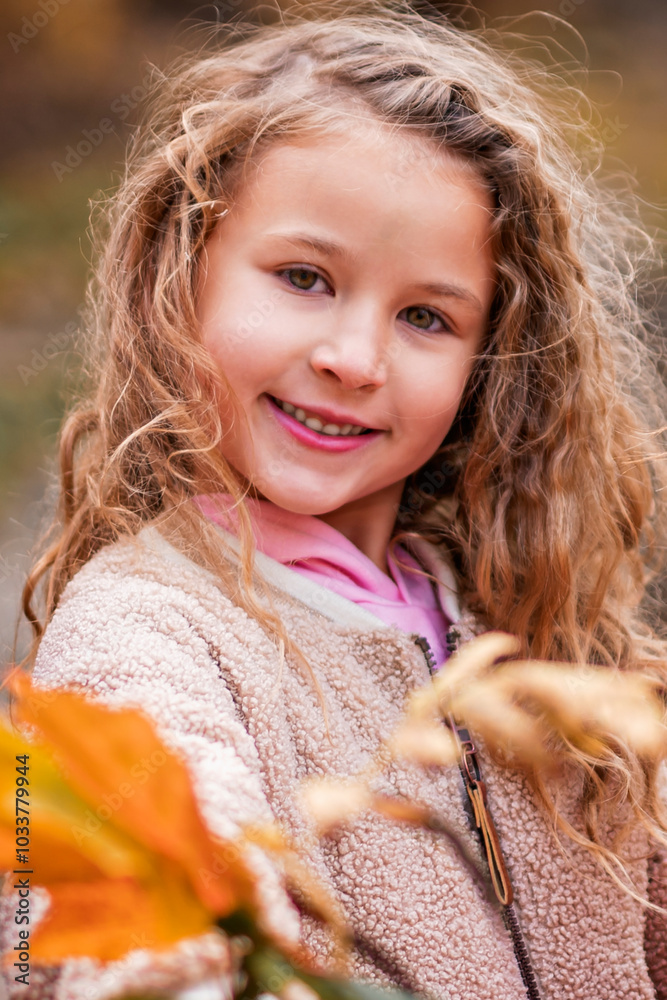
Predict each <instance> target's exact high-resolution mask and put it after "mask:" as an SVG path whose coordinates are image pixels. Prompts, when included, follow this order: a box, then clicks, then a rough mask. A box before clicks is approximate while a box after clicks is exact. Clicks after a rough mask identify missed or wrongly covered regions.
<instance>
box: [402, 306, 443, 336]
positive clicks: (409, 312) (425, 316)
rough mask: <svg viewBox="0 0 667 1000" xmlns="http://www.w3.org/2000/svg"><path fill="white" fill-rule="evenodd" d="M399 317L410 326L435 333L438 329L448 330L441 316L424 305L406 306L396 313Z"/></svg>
mask: <svg viewBox="0 0 667 1000" xmlns="http://www.w3.org/2000/svg"><path fill="white" fill-rule="evenodd" d="M398 317H399V319H403V320H405V322H406V323H409V324H410V326H415V327H417V329H418V330H428V331H429V332H433V333H437V332H439V331H440V330H448V329H449V327H448V325H447V324H446V323H445V321H444V320H443V318H442V316H440V315H438V313H435V312H433V310H432V309H427V308H426V306H408V308H407V309H402V310H401V312H400V313H399V314H398Z"/></svg>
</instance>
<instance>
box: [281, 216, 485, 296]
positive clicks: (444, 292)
mask: <svg viewBox="0 0 667 1000" xmlns="http://www.w3.org/2000/svg"><path fill="white" fill-rule="evenodd" d="M269 235H270V236H271V237H272V239H279V240H285V242H287V243H291V244H292V245H293V246H295V247H298V248H299V249H305V250H313V251H315V253H321V254H324V255H325V256H327V257H337V258H345V257H347V258H352V257H353V254H351V253H350V252H349V251H348V250H347V249H346V248H345V247H344V246H343V245H342V244H341V243H336V241H335V240H329V239H324V238H323V237H321V236H311V235H310V234H309V233H270V234H269ZM413 287H414V288H415V290H416V291H418V292H424V293H426V294H427V295H437V296H438V297H440V298H445V299H457V300H458V301H459V302H464V303H466V305H469V306H470V307H471V308H472V309H474V310H475V312H479V313H481V312H484V307H483V306H482V303H481V302H480V300H479V299H478V298H477V296H476V295H475V294H474V293H473V292H471V291H470V290H469V289H468V288H466V287H465V286H464V285H459V284H457V283H456V282H453V281H427V282H423V283H418V284H415V285H414V286H413Z"/></svg>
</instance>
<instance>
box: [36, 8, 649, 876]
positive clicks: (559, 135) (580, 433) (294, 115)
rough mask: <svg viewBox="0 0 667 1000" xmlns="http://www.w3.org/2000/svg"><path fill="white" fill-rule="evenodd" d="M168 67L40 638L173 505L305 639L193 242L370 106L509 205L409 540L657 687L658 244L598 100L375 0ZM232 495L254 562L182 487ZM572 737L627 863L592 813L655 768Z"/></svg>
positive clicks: (632, 791)
mask: <svg viewBox="0 0 667 1000" xmlns="http://www.w3.org/2000/svg"><path fill="white" fill-rule="evenodd" d="M157 83H158V86H157V88H156V96H155V98H154V102H153V106H152V108H151V112H150V114H149V116H148V118H147V121H146V124H145V125H144V127H142V128H140V129H139V130H138V132H137V134H136V135H135V137H134V139H133V142H132V145H131V149H130V151H129V157H128V165H127V169H126V173H125V177H124V180H123V182H122V184H121V186H120V189H119V191H118V192H117V193H116V195H115V196H114V197H113V198H112V199H111V201H110V204H109V206H108V208H107V210H106V214H105V218H106V220H107V221H106V225H105V226H104V227H101V228H100V233H101V238H100V253H99V265H98V268H97V273H96V276H95V278H94V280H93V282H92V284H91V290H90V295H89V324H90V330H91V333H92V337H91V343H92V344H93V347H94V352H93V354H91V357H92V359H93V372H94V378H93V380H92V381H93V389H92V391H91V394H90V396H89V398H88V399H86V400H83V401H82V402H81V403H80V404H79V405H78V406H77V407H76V409H75V410H74V411H73V412H72V413H71V415H70V416H69V418H68V419H67V421H66V423H65V425H64V429H63V432H62V440H61V453H60V454H61V470H62V489H61V510H60V517H59V520H58V523H57V525H56V526H55V528H54V532H55V534H54V536H53V538H52V540H51V543H50V545H49V547H48V548H47V549H46V551H45V553H44V555H43V556H42V558H41V559H40V561H39V562H38V563H37V565H36V566H35V568H34V569H33V572H32V573H31V575H30V578H29V580H28V583H27V585H26V589H25V594H24V609H25V613H26V614H27V616H28V618H29V619H30V621H31V622H32V623H33V627H34V630H35V634H36V641H37V642H38V641H39V636H40V635H41V632H42V630H43V627H44V623H43V622H40V621H39V619H38V615H37V613H36V612H35V610H34V608H33V597H34V595H35V592H36V588H37V587H38V586H43V587H44V591H45V594H44V600H45V614H44V618H45V620H46V621H48V619H49V618H50V616H51V615H52V613H53V611H54V609H55V607H56V605H57V604H58V600H59V598H60V595H61V594H62V591H63V588H64V587H65V585H66V583H67V582H68V580H69V579H71V577H72V576H73V575H74V573H76V571H77V569H78V568H79V567H80V566H81V565H82V564H83V563H85V562H86V561H87V560H88V559H90V558H91V556H92V555H93V554H94V553H95V552H96V551H97V550H99V549H100V548H101V547H102V546H104V545H106V544H108V543H110V542H112V541H113V540H114V539H116V538H118V537H119V536H121V535H127V534H130V535H134V534H136V533H137V532H138V531H139V530H140V529H141V528H142V527H143V526H144V525H145V524H147V523H148V522H156V521H157V522H158V523H160V524H161V525H162V530H164V531H165V532H168V533H169V534H170V536H171V537H172V538H173V539H175V540H176V542H177V544H179V545H180V546H181V547H182V548H183V549H185V550H186V551H188V553H189V554H190V555H191V556H192V557H193V558H195V559H197V560H198V561H200V562H204V563H205V564H207V565H212V566H214V567H216V569H217V571H218V572H219V574H220V577H221V579H222V580H223V581H225V582H226V585H227V586H228V587H229V588H230V589H231V590H232V591H233V593H234V596H235V598H236V599H237V600H238V601H239V602H240V603H241V604H242V606H244V607H245V608H246V609H247V610H248V611H249V612H250V613H251V614H253V615H254V616H255V617H256V618H257V619H258V620H259V621H260V622H262V623H263V624H264V626H265V627H266V628H267V629H268V630H269V631H271V632H272V633H273V634H274V635H276V636H277V637H278V639H279V641H281V642H284V643H285V644H286V647H287V648H288V649H289V648H291V646H290V642H289V637H288V636H286V635H285V634H284V631H283V629H282V626H281V623H280V621H279V618H278V616H277V615H276V614H274V613H273V611H271V610H270V608H267V604H266V602H265V601H264V600H262V599H261V595H259V594H258V590H257V587H260V588H261V581H258V578H257V576H256V574H255V573H254V570H253V552H254V549H253V538H252V531H251V525H250V520H249V518H248V515H247V512H246V510H245V505H244V496H245V495H246V494H247V492H248V490H249V489H251V486H250V484H248V483H244V482H243V481H242V480H241V479H240V477H239V476H238V474H237V473H236V472H235V471H234V469H233V468H231V467H230V465H229V464H228V463H227V462H226V461H225V459H224V457H223V452H222V449H221V445H222V443H223V439H224V429H223V427H222V425H221V418H220V415H219V411H220V406H219V405H217V404H219V402H220V400H221V397H222V396H225V395H228V396H233V387H231V386H229V385H228V384H227V383H226V381H225V378H224V373H221V372H220V371H219V370H218V367H217V365H216V363H215V362H214V361H213V360H212V359H211V357H210V356H209V354H208V352H207V351H206V350H205V348H204V346H203V345H202V341H201V336H200V330H199V327H198V323H197V320H196V314H195V291H196V287H197V280H198V274H199V256H200V250H201V248H202V247H203V245H204V244H205V242H206V240H207V239H208V237H209V235H210V234H211V232H212V229H213V227H214V226H215V224H216V221H217V218H218V214H219V212H220V211H221V209H223V208H224V206H226V205H229V204H230V202H231V200H233V197H234V191H235V189H236V185H237V184H238V183H240V182H241V181H242V173H243V168H244V165H246V164H248V163H249V162H250V161H251V160H252V159H253V158H254V157H256V156H258V155H259V154H260V152H261V151H263V150H264V149H266V148H267V147H268V146H269V145H270V144H271V143H276V142H281V141H288V140H289V139H290V138H291V137H293V136H296V135H299V134H311V133H313V132H315V133H317V132H318V131H322V130H324V131H326V130H327V129H328V128H332V127H338V126H340V123H341V121H344V120H345V117H346V116H348V115H350V114H351V113H353V114H355V115H356V116H358V112H359V108H360V107H361V108H363V109H364V112H365V113H367V114H368V115H370V116H372V117H373V118H374V119H376V120H377V121H379V122H381V123H385V124H389V125H390V126H391V127H393V128H395V129H399V130H402V131H403V132H405V133H407V134H409V135H413V136H415V137H419V139H420V145H422V144H423V140H427V141H431V142H432V143H433V148H434V151H435V149H437V148H438V147H443V146H444V147H446V148H447V149H448V150H451V151H455V152H456V153H457V154H458V156H460V157H463V158H465V159H466V160H467V161H468V162H469V163H470V164H472V166H473V167H474V169H475V171H476V172H477V175H478V176H479V177H480V178H481V179H482V180H483V181H484V183H485V185H486V186H488V188H489V190H490V191H491V192H492V195H493V198H494V201H495V209H494V213H493V221H492V239H493V245H494V254H495V261H496V268H497V291H496V295H495V299H494V302H493V306H492V311H491V320H490V326H489V333H488V338H487V341H486V344H485V346H484V349H483V351H482V353H481V355H480V357H479V360H478V363H477V365H476V367H475V370H474V372H473V375H472V377H471V378H470V381H469V384H468V387H467V391H466V395H465V398H464V401H463V404H462V406H461V410H460V413H459V416H458V418H457V421H456V424H455V426H454V428H453V429H452V431H451V432H450V434H449V435H448V436H447V439H446V440H445V441H444V442H443V444H442V447H441V448H440V450H439V451H438V453H437V454H436V455H435V456H434V457H433V459H432V460H431V461H430V462H429V463H428V464H427V466H426V467H424V468H423V469H420V470H419V471H418V472H417V473H415V474H414V476H412V477H411V479H410V481H409V482H408V483H407V484H406V488H405V491H404V495H403V501H402V504H401V507H400V510H399V511H398V516H397V522H396V533H395V536H396V538H398V537H399V535H400V536H401V537H404V536H405V535H406V534H407V535H410V534H418V535H423V536H425V537H428V538H429V539H431V540H432V541H434V542H435V543H436V544H439V545H442V546H444V547H446V548H447V550H448V551H449V553H450V556H451V560H452V562H453V564H454V566H455V569H456V573H457V575H458V580H459V585H460V591H461V596H462V598H463V600H464V601H465V603H466V604H467V605H468V606H469V607H470V608H471V609H473V610H474V611H475V612H476V613H477V614H478V615H479V616H480V617H481V619H482V620H483V621H484V622H485V623H486V624H487V625H488V626H489V627H490V628H494V629H502V630H505V631H508V632H512V633H514V634H516V635H518V636H519V637H520V638H521V640H522V642H523V645H524V650H525V653H526V654H529V655H533V656H537V657H541V658H552V659H561V660H567V661H576V662H586V661H593V662H596V663H598V664H606V665H609V667H610V668H615V669H618V668H620V669H624V670H637V671H644V672H646V671H648V672H650V673H652V674H653V675H654V676H657V677H658V678H659V680H660V682H661V683H663V684H664V682H665V678H666V677H667V672H666V671H665V667H664V661H663V659H662V656H663V654H664V650H663V646H662V644H661V643H660V642H658V640H657V639H656V638H655V637H654V635H653V633H652V632H651V630H650V628H649V626H648V625H647V624H646V623H645V617H646V616H643V617H642V613H641V611H640V608H641V603H642V599H643V597H644V594H645V591H646V587H647V581H648V575H649V566H650V562H649V556H650V553H651V551H652V549H656V550H657V549H659V547H660V546H657V545H655V541H656V538H659V537H661V535H660V532H661V531H662V528H661V524H660V516H659V515H660V511H659V508H658V506H657V505H656V503H655V496H656V491H657V489H658V488H659V487H660V486H661V485H662V483H663V481H664V475H663V472H662V468H661V464H660V456H659V442H658V440H657V433H658V432H657V429H656V428H657V423H656V418H655V413H656V409H657V406H658V404H659V401H660V391H659V388H658V385H659V383H658V380H657V378H656V376H655V372H654V368H653V366H652V364H651V361H650V357H649V352H648V351H647V349H646V345H645V341H646V334H647V333H648V332H649V327H650V324H648V323H647V320H646V317H645V316H644V315H643V313H642V311H641V309H640V307H639V306H638V304H637V296H636V287H637V280H636V279H637V273H638V269H639V268H641V266H642V264H643V263H645V262H647V261H648V262H650V260H651V253H652V249H651V241H650V240H649V239H648V238H647V237H646V235H645V233H644V232H643V230H642V228H641V226H639V225H638V224H637V222H636V216H635V215H633V209H632V204H631V202H629V201H628V200H627V198H625V199H623V198H619V197H617V196H615V195H614V193H613V191H611V190H610V189H607V190H605V189H604V188H603V187H602V186H601V184H600V182H599V181H598V179H597V166H598V159H599V155H598V154H599V151H600V150H599V143H596V141H595V130H594V127H593V126H594V118H593V117H592V115H591V111H590V107H589V105H588V104H587V103H586V101H585V99H584V98H583V96H582V95H581V93H578V92H577V91H576V90H575V89H574V87H573V84H572V81H568V80H567V79H563V78H559V77H557V76H556V75H554V73H553V72H552V70H551V68H550V67H549V66H548V65H545V63H544V62H538V61H536V60H528V59H524V58H522V57H521V56H520V55H518V54H517V53H516V50H515V48H512V47H510V48H506V49H504V50H499V49H498V47H497V45H496V44H495V42H494V44H491V43H490V41H489V39H488V38H487V37H485V35H484V31H482V30H479V31H477V32H468V31H464V30H461V29H459V28H457V27H454V26H452V25H451V24H450V23H448V22H447V21H445V20H441V21H438V22H436V21H429V20H426V19H424V18H422V17H421V16H419V15H418V14H416V13H414V12H412V11H410V10H407V9H401V10H394V11H393V12H392V11H389V10H387V9H384V8H381V7H376V8H374V6H373V4H366V6H365V8H364V10H363V11H362V12H360V13H356V14H348V15H338V14H335V13H334V14H330V15H327V14H326V13H324V14H323V13H319V14H317V15H316V16H314V17H313V16H312V15H311V16H310V18H309V19H304V18H301V17H299V16H296V15H295V16H292V17H287V18H285V19H284V20H283V22H282V23H280V24H277V25H273V26H269V27H261V28H254V29H250V28H248V29H245V28H244V29H243V30H241V29H239V28H237V29H236V30H235V32H232V34H231V37H230V38H229V39H227V40H226V41H223V43H222V44H220V43H219V42H216V44H215V45H213V46H209V47H208V48H207V49H205V50H204V52H203V53H199V54H198V55H197V56H189V57H187V58H183V59H181V61H180V62H179V63H178V64H177V65H176V66H175V67H174V68H172V70H171V71H170V72H168V73H167V74H165V75H162V76H160V78H159V79H158V81H157ZM240 179H241V180H240ZM212 403H213V404H214V405H212ZM220 491H224V492H226V493H229V494H231V496H232V498H233V501H234V504H235V505H236V507H237V508H238V513H239V534H240V539H241V554H242V559H241V561H240V569H238V571H237V570H236V569H233V568H230V565H231V564H230V563H229V561H228V560H226V559H225V557H224V555H225V554H224V552H223V551H222V549H223V548H224V545H223V543H222V542H221V540H220V538H219V537H218V536H217V535H216V533H215V531H214V530H213V529H212V528H211V526H210V525H209V524H208V523H207V522H206V521H205V519H204V518H203V517H202V516H201V515H200V513H199V511H198V509H197V508H196V505H194V504H192V503H191V502H190V501H191V499H192V497H194V496H195V495H197V494H201V493H214V492H220ZM572 756H573V759H574V760H575V762H576V763H577V764H578V765H579V766H580V767H581V768H582V769H583V772H584V775H585V788H586V790H585V793H584V811H585V815H586V822H587V831H586V835H585V836H583V835H577V834H576V833H575V832H574V831H572V833H573V835H575V836H578V837H579V839H580V840H581V842H583V843H585V844H586V846H588V847H589V848H590V849H592V850H593V851H595V852H596V854H597V855H598V857H599V858H600V859H601V860H602V862H603V864H606V865H607V866H611V868H613V866H614V864H615V862H616V861H617V860H618V859H617V855H615V854H614V853H613V852H612V851H611V849H609V848H606V847H604V846H603V845H602V841H601V835H600V834H599V823H598V817H599V814H600V809H601V807H602V803H603V801H604V800H605V799H609V796H610V794H611V792H610V790H612V789H615V790H616V791H615V792H614V794H615V795H616V799H615V801H619V800H620V799H621V798H624V799H625V800H627V799H628V798H629V800H630V801H631V803H632V806H633V810H634V813H635V815H636V816H638V817H639V818H640V819H641V820H642V821H643V822H644V823H645V824H646V825H647V826H648V827H649V829H650V831H651V833H652V834H653V835H655V836H656V837H659V836H660V835H661V831H662V832H664V829H665V824H664V817H663V816H662V814H661V812H660V805H659V800H658V795H657V790H656V781H657V777H656V773H657V768H656V766H655V765H653V764H650V763H647V762H646V761H642V760H638V759H636V758H635V757H634V756H633V754H632V753H631V752H630V751H629V750H627V749H624V748H615V749H613V750H612V749H611V748H610V751H609V755H608V756H607V757H606V758H605V759H604V760H597V761H590V760H586V759H584V758H583V756H582V755H581V754H578V753H577V751H576V750H574V749H573V750H572Z"/></svg>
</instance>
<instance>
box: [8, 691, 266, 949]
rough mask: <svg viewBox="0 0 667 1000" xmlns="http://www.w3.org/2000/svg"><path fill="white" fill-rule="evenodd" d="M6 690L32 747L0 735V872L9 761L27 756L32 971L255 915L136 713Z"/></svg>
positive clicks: (234, 856)
mask: <svg viewBox="0 0 667 1000" xmlns="http://www.w3.org/2000/svg"><path fill="white" fill-rule="evenodd" d="M11 687H12V691H13V693H14V696H15V702H14V716H15V718H16V719H17V720H18V721H20V722H21V723H22V724H23V725H29V726H30V729H31V742H29V743H28V742H27V741H26V739H25V738H21V737H20V736H19V735H17V734H16V733H13V732H11V731H9V730H8V729H7V728H5V727H2V726H1V725H0V764H1V765H2V768H1V771H2V773H1V775H0V864H2V866H3V867H5V868H8V869H9V868H12V867H14V855H15V850H16V843H15V833H16V820H15V815H14V805H15V801H14V796H15V779H16V770H15V764H16V760H15V758H16V756H18V755H21V754H25V753H29V758H30V759H29V772H28V774H29V781H30V784H29V785H28V786H26V787H27V788H28V789H29V802H30V847H29V854H30V865H31V868H32V869H33V871H34V875H33V877H32V881H33V882H34V884H35V885H40V886H43V887H45V888H46V889H47V890H48V892H49V895H50V900H51V905H50V908H49V910H48V912H47V915H46V917H45V918H44V919H43V920H42V921H41V922H40V924H39V925H38V928H37V930H36V931H35V932H34V934H33V937H32V938H31V954H32V956H33V958H34V959H35V960H36V961H45V962H52V961H58V960H61V959H64V958H67V957H73V956H79V955H90V956H93V957H97V958H100V959H102V960H105V961H107V960H111V959H114V958H118V957H120V956H121V955H123V954H125V953H126V952H127V951H128V950H130V949H131V948H133V947H137V946H138V944H137V942H140V941H141V942H144V945H142V946H146V942H149V945H148V946H150V947H155V948H160V947H165V946H168V945H170V944H173V943H174V942H176V941H177V940H179V938H182V937H189V936H191V935H194V934H198V933H202V932H204V931H205V930H207V929H208V928H210V926H211V925H212V924H213V923H214V922H215V920H216V918H217V917H220V916H226V915H228V914H229V913H231V912H232V911H233V910H235V909H237V908H238V907H245V908H247V909H248V910H250V911H251V912H252V911H254V909H255V893H254V879H253V876H252V874H251V873H250V871H249V870H248V868H247V866H246V864H245V861H244V858H243V850H244V847H243V845H240V844H236V843H233V842H223V841H220V840H217V839H215V838H214V837H213V836H212V835H211V834H210V833H209V831H208V829H207V827H206V826H205V824H204V822H203V820H202V819H201V817H200V815H199V812H198V809H197V804H196V800H195V798H194V794H193V792H192V789H191V785H190V779H189V775H188V772H187V769H186V767H185V765H184V764H183V762H182V761H181V760H180V758H178V757H177V756H176V755H175V754H173V753H171V752H170V751H169V750H168V749H167V748H166V747H165V746H164V745H163V744H162V743H161V742H160V740H159V739H158V737H157V736H156V735H155V733H154V731H153V728H152V724H151V723H150V721H149V720H148V719H147V718H146V717H144V716H143V715H142V714H141V712H139V711H136V710H134V709H117V710H114V709H110V708H106V707H104V706H102V705H100V704H95V703H92V702H89V701H87V700H86V699H85V698H84V697H83V696H82V695H80V694H74V693H72V692H68V691H60V690H42V689H39V688H34V687H33V686H32V685H31V684H30V682H29V680H27V678H24V677H21V678H18V679H17V678H14V679H13V680H12V684H11ZM221 860H222V861H223V864H222V865H221Z"/></svg>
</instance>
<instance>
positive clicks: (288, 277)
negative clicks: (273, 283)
mask: <svg viewBox="0 0 667 1000" xmlns="http://www.w3.org/2000/svg"><path fill="white" fill-rule="evenodd" d="M278 273H279V274H280V276H281V277H282V278H284V279H285V281H287V282H288V284H290V285H291V286H292V287H293V288H298V289H299V291H300V292H313V291H317V292H320V291H329V290H330V289H329V286H328V285H327V283H326V281H325V280H324V278H323V277H322V275H321V274H318V272H317V271H313V270H312V268H310V267H288V268H286V269H285V270H284V271H279V272H278ZM318 281H321V282H322V286H323V287H322V288H316V287H315V286H316V285H317V282H318Z"/></svg>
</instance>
